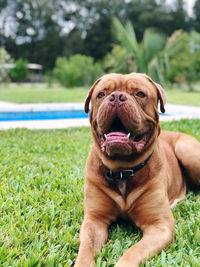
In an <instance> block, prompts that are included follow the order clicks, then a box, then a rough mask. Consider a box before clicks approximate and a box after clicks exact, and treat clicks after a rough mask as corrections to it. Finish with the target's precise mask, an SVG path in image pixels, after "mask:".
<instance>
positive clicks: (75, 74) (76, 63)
mask: <svg viewBox="0 0 200 267" xmlns="http://www.w3.org/2000/svg"><path fill="white" fill-rule="evenodd" d="M102 73H103V70H102V68H101V66H100V64H99V63H94V59H93V58H92V57H88V56H84V55H80V54H77V55H73V56H71V57H69V58H65V57H59V58H57V60H56V66H55V68H54V70H53V77H54V79H56V80H57V81H58V82H59V83H60V84H61V85H63V86H64V87H74V86H83V85H91V84H92V83H93V82H94V81H95V80H96V79H97V78H98V77H99V76H101V75H102Z"/></svg>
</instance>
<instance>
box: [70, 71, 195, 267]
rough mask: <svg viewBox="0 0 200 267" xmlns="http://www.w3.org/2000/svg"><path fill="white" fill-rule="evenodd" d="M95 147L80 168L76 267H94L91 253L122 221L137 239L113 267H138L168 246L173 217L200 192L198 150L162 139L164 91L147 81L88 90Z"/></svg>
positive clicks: (126, 78) (138, 77) (105, 82)
mask: <svg viewBox="0 0 200 267" xmlns="http://www.w3.org/2000/svg"><path fill="white" fill-rule="evenodd" d="M90 102H91V109H90V114H89V118H90V123H91V131H92V136H93V140H94V142H93V145H92V147H91V151H90V154H89V157H88V160H87V164H86V179H85V196H84V213H85V214H84V221H83V224H82V227H81V233H80V248H79V253H78V257H77V260H76V263H75V266H76V267H87V266H88V267H90V266H93V267H94V266H95V259H94V256H95V251H96V250H100V249H101V247H102V245H103V244H104V243H105V242H106V241H107V237H108V226H109V224H110V223H111V222H113V221H115V220H116V219H117V218H118V217H119V216H121V215H126V216H128V217H129V218H130V219H131V220H132V221H133V222H134V223H135V224H136V225H137V226H138V227H139V228H140V229H141V230H142V233H143V237H142V239H141V240H140V241H139V242H138V243H136V244H134V245H133V246H132V247H130V248H129V249H128V250H127V251H126V252H125V253H124V255H123V256H122V257H121V258H120V259H119V261H118V263H117V264H116V265H115V266H116V267H130V266H131V267H134V266H139V265H140V264H141V263H142V262H144V261H145V259H147V258H149V256H151V257H153V256H154V255H155V254H156V253H158V252H160V251H161V250H162V249H164V248H166V247H167V246H168V245H169V244H170V243H171V242H172V239H173V235H174V218H173V215H172V212H171V207H173V206H174V205H175V204H176V203H177V202H178V201H179V200H181V199H183V198H184V196H185V192H186V186H187V185H186V182H185V181H186V180H187V181H189V182H191V183H192V184H194V185H200V143H199V142H198V141H197V140H196V139H195V138H193V137H191V136H188V135H186V134H183V133H178V132H177V133H175V132H166V131H161V128H160V124H159V113H158V102H159V103H160V110H161V112H165V102H166V97H165V91H164V89H163V88H162V87H161V86H160V85H159V84H157V83H155V82H154V81H153V80H152V79H151V78H150V77H148V76H147V75H145V74H139V73H131V74H127V75H122V74H108V75H105V76H103V77H101V78H100V79H98V80H97V81H96V82H95V84H94V85H93V86H92V88H91V90H90V92H89V95H88V97H87V99H86V101H85V112H89V104H90Z"/></svg>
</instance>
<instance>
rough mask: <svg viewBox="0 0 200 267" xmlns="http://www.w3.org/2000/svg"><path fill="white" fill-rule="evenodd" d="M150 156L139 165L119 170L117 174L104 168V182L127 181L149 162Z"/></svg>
mask: <svg viewBox="0 0 200 267" xmlns="http://www.w3.org/2000/svg"><path fill="white" fill-rule="evenodd" d="M152 154H153V152H152V153H151V154H150V156H148V158H147V159H145V160H144V161H143V162H142V163H140V164H139V165H137V166H135V167H133V168H128V169H125V170H121V171H118V172H113V171H111V170H110V169H108V168H107V167H106V166H105V168H106V172H105V178H106V180H108V181H109V182H115V181H120V180H127V179H128V178H130V177H131V176H134V175H135V173H136V172H138V171H139V170H141V169H142V168H143V167H144V166H145V165H146V164H147V162H148V161H149V160H150V158H151V156H152Z"/></svg>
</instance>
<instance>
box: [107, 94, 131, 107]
mask: <svg viewBox="0 0 200 267" xmlns="http://www.w3.org/2000/svg"><path fill="white" fill-rule="evenodd" d="M126 100H127V96H126V95H125V94H124V93H122V92H113V93H112V94H111V95H110V96H109V101H110V103H111V104H113V105H120V104H122V103H123V102H125V101H126Z"/></svg>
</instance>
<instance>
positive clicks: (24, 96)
mask: <svg viewBox="0 0 200 267" xmlns="http://www.w3.org/2000/svg"><path fill="white" fill-rule="evenodd" d="M88 91H89V87H88V88H72V89H65V88H64V87H61V86H60V85H58V84H53V85H52V87H51V88H49V87H48V85H47V84H45V83H41V84H33V83H32V84H28V83H27V84H24V83H22V84H15V83H11V84H6V85H0V101H8V102H14V103H42V102H46V103H51V102H83V101H84V100H85V98H86V96H87V94H88ZM166 92H167V103H171V104H180V105H194V106H200V92H189V91H185V89H184V90H180V89H179V90H178V89H177V88H175V89H173V90H167V91H166Z"/></svg>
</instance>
